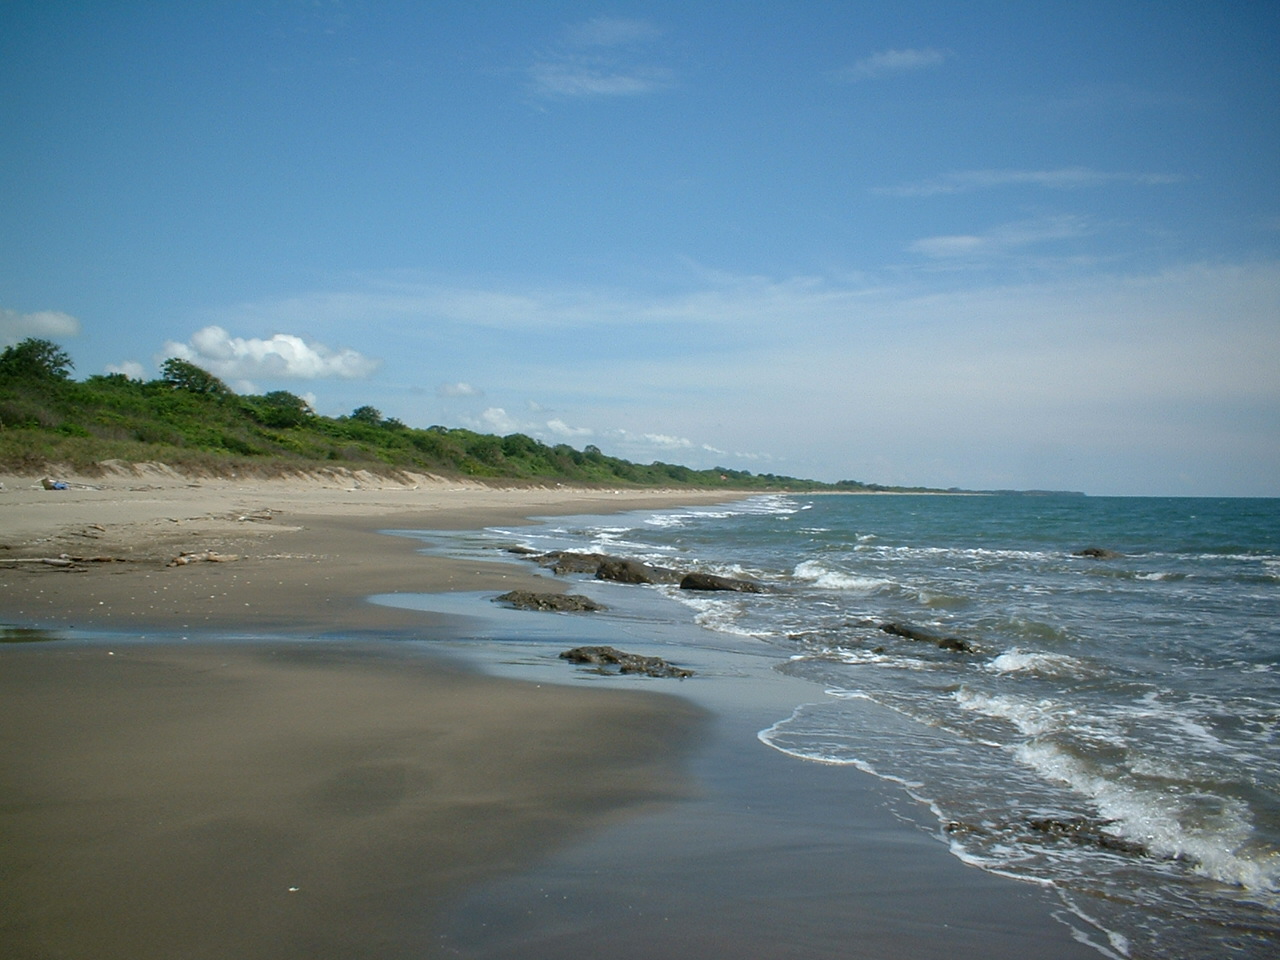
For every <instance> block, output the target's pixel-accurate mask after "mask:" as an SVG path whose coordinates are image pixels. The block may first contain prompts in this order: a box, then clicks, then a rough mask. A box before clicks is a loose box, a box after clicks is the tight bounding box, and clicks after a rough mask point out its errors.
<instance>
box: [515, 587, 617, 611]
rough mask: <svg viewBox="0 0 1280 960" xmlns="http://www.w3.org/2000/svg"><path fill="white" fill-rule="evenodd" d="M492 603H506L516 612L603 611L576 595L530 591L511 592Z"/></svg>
mask: <svg viewBox="0 0 1280 960" xmlns="http://www.w3.org/2000/svg"><path fill="white" fill-rule="evenodd" d="M493 601H494V603H508V604H510V605H511V606H513V607H515V608H516V609H517V610H556V611H568V612H587V613H590V612H594V611H596V610H603V609H604V606H603V605H602V604H599V603H596V602H595V601H594V600H592V599H591V598H590V597H584V596H582V595H581V594H577V593H534V592H533V591H532V590H511V591H509V592H507V593H504V594H503V595H502V596H500V597H494V598H493Z"/></svg>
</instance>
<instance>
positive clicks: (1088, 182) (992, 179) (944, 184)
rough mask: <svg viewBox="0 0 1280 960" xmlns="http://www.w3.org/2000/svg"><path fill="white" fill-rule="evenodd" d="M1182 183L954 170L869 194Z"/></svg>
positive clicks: (1156, 177)
mask: <svg viewBox="0 0 1280 960" xmlns="http://www.w3.org/2000/svg"><path fill="white" fill-rule="evenodd" d="M1183 179H1184V178H1183V177H1182V176H1180V175H1178V174H1171V173H1112V172H1108V171H1104V170H1093V169H1090V168H1089V167H1059V168H1057V169H1054V170H957V171H953V172H950V173H946V174H943V175H942V176H941V177H936V178H934V179H932V180H920V181H917V182H915V183H904V184H900V185H898V186H895V187H877V188H875V189H874V190H873V191H872V192H873V193H878V194H882V195H885V196H892V197H933V196H938V195H940V194H952V193H973V192H975V191H978V190H991V189H995V188H998V187H1007V186H1036V187H1047V188H1049V189H1053V190H1075V189H1081V188H1084V187H1098V186H1104V185H1106V184H1110V183H1133V184H1140V185H1143V186H1156V185H1162V184H1170V183H1180V182H1182V180H1183Z"/></svg>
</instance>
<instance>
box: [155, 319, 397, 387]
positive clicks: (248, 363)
mask: <svg viewBox="0 0 1280 960" xmlns="http://www.w3.org/2000/svg"><path fill="white" fill-rule="evenodd" d="M164 357H165V358H167V357H178V358H180V359H182V360H186V361H188V362H190V363H194V364H196V365H197V366H200V367H203V368H204V369H206V370H208V371H209V372H210V373H213V374H216V375H217V376H219V377H222V378H224V379H227V380H235V379H247V378H251V377H252V378H259V379H263V380H283V379H291V380H293V379H297V380H313V379H323V378H329V377H336V378H340V379H345V380H353V379H362V378H364V377H367V376H369V375H370V374H372V373H373V372H374V370H376V369H377V368H378V361H376V360H372V359H370V358H369V357H366V356H364V355H363V354H361V353H359V352H357V351H355V350H351V349H339V350H334V349H331V348H329V347H326V346H325V345H324V344H322V343H313V342H311V341H308V340H305V339H303V338H302V337H298V336H294V335H293V334H288V333H277V334H275V335H274V336H272V337H269V338H268V339H265V340H263V339H259V338H256V337H250V338H245V337H233V336H231V335H230V334H229V333H227V331H226V330H224V329H223V328H222V327H219V326H208V327H204V328H203V329H201V330H197V331H196V332H195V333H194V334H193V335H192V337H191V339H190V341H188V342H186V343H180V342H178V341H175V340H170V341H168V342H166V343H165V345H164Z"/></svg>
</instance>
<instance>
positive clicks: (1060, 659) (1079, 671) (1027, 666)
mask: <svg viewBox="0 0 1280 960" xmlns="http://www.w3.org/2000/svg"><path fill="white" fill-rule="evenodd" d="M986 669H987V670H989V671H991V672H992V673H1038V674H1043V675H1045V676H1056V677H1062V676H1066V677H1080V676H1085V675H1086V674H1087V673H1088V672H1089V671H1088V670H1086V669H1085V666H1084V664H1082V663H1081V662H1080V661H1079V660H1076V659H1075V658H1074V657H1068V656H1066V655H1065V654H1061V653H1035V652H1032V651H1026V650H1020V649H1019V648H1018V647H1014V648H1013V649H1012V650H1007V651H1005V652H1004V653H1002V654H1000V655H999V656H998V657H996V658H995V659H994V660H992V661H991V662H990V663H988V664H987V665H986Z"/></svg>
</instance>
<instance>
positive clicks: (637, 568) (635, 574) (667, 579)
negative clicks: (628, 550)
mask: <svg viewBox="0 0 1280 960" xmlns="http://www.w3.org/2000/svg"><path fill="white" fill-rule="evenodd" d="M596 579H597V580H615V581H617V582H618V583H675V582H676V581H677V580H679V579H680V574H679V573H677V572H676V571H675V570H671V569H668V568H667V567H655V566H652V565H650V564H647V563H644V562H642V561H640V560H625V559H623V558H621V557H607V558H605V559H604V560H602V561H601V562H600V565H599V566H598V567H596Z"/></svg>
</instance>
